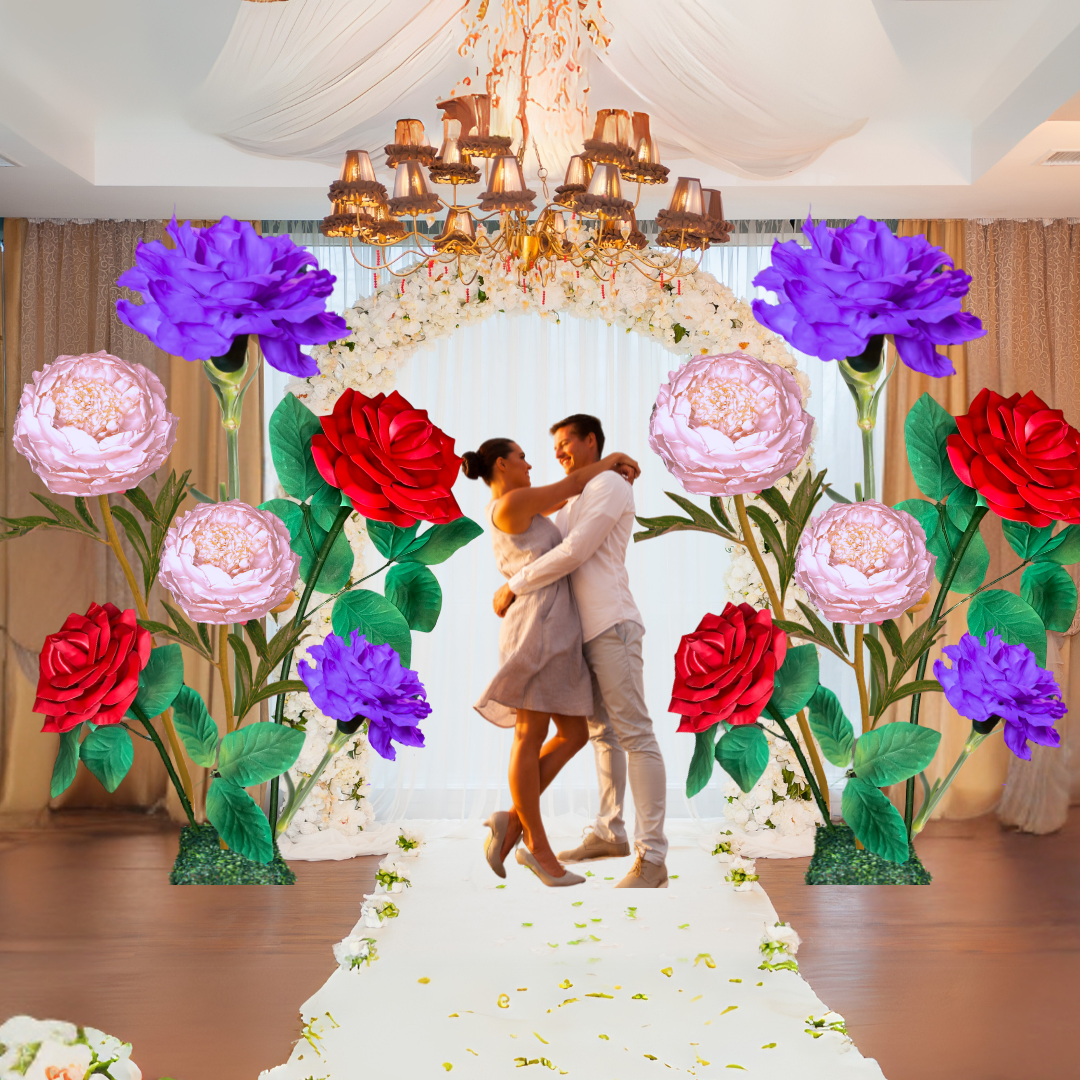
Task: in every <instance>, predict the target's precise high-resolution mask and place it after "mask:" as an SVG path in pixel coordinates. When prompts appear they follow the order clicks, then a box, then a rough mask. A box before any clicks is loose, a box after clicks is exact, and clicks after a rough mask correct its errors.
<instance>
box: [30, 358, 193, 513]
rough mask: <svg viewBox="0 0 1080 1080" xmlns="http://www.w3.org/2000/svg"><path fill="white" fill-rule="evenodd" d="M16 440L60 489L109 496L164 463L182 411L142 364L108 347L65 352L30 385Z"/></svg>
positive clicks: (47, 479)
mask: <svg viewBox="0 0 1080 1080" xmlns="http://www.w3.org/2000/svg"><path fill="white" fill-rule="evenodd" d="M12 441H13V442H14V444H15V449H16V450H18V451H19V453H20V454H22V455H23V457H25V458H26V459H27V461H29V462H30V467H31V468H32V469H33V470H34V472H36V473H37V474H38V476H40V477H41V479H42V480H43V481H44V482H45V486H46V487H47V488H48V489H49V490H50V491H51V492H53V493H54V494H56V495H83V496H86V495H109V494H112V493H113V492H117V491H127V490H129V489H130V488H134V487H138V485H139V484H140V483H141V482H142V481H143V480H145V479H146V477H148V476H149V475H150V474H151V473H152V472H155V471H156V470H157V469H158V468H159V467H160V466H161V464H162V462H164V460H165V459H166V458H167V457H168V456H169V451H170V450H172V448H173V443H175V442H176V417H175V416H173V414H172V413H171V412H169V410H168V409H166V408H165V388H164V387H163V386H162V385H161V381H160V380H159V379H158V377H157V376H156V375H155V374H154V373H153V372H152V371H150V369H149V368H145V367H143V366H142V364H129V363H128V362H127V361H126V360H121V359H120V358H119V357H118V356H110V355H109V353H107V352H96V353H83V354H82V355H81V356H58V357H57V358H56V359H55V360H54V361H53V362H52V363H51V364H46V365H45V367H44V368H42V369H41V371H35V372H34V381H33V382H32V383H27V384H26V385H25V386H24V387H23V392H22V398H21V400H20V402H19V413H18V415H17V416H16V418H15V434H14V437H13V439H12Z"/></svg>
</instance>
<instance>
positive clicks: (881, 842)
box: [840, 724, 909, 863]
mask: <svg viewBox="0 0 1080 1080" xmlns="http://www.w3.org/2000/svg"><path fill="white" fill-rule="evenodd" d="M898 726H899V725H897V724H890V725H889V727H898ZM840 809H841V812H842V813H843V815H844V821H846V822H847V824H848V825H850V826H851V831H852V832H853V833H854V834H855V835H856V836H857V837H858V838H859V839H860V840H861V841H862V843H863V846H864V847H865V848H866V849H867V850H868V851H872V852H873V853H874V854H875V855H880V856H881V857H882V858H883V859H888V860H889V862H894V863H904V862H907V860H908V854H909V851H908V838H907V829H906V828H905V827H904V819H903V818H902V817H901V816H900V813H899V811H898V810H897V809H896V807H895V806H893V804H892V803H891V802H889V800H888V799H887V798H886V797H885V796H884V795H883V794H882V793H881V792H880V791H878V789H877V788H876V787H875V786H874V785H873V784H871V783H869V782H868V781H866V780H860V779H857V778H856V779H852V780H848V782H847V784H846V785H845V787H844V794H843V797H842V798H841V801H840Z"/></svg>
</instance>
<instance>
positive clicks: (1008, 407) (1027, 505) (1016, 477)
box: [948, 389, 1080, 529]
mask: <svg viewBox="0 0 1080 1080" xmlns="http://www.w3.org/2000/svg"><path fill="white" fill-rule="evenodd" d="M956 426H957V427H958V428H959V429H960V433H959V434H958V435H950V436H949V439H948V450H949V461H951V462H952V467H953V469H954V470H955V471H956V475H957V476H959V477H960V479H961V481H963V483H965V484H967V486H968V487H973V488H975V489H977V490H978V492H979V494H980V495H982V496H983V498H984V499H986V501H987V503H988V504H989V506H990V509H991V510H993V511H994V513H995V514H997V515H998V517H1003V518H1008V519H1009V520H1010V521H1026V522H1027V523H1028V524H1029V525H1033V526H1035V528H1039V529H1041V528H1043V527H1044V526H1046V525H1049V524H1050V523H1051V522H1053V521H1064V522H1067V523H1069V524H1074V525H1075V524H1080V432H1078V431H1077V430H1076V428H1074V427H1071V426H1070V425H1069V424H1067V423H1066V422H1065V418H1064V416H1063V415H1062V413H1061V410H1060V409H1051V408H1050V407H1049V406H1048V405H1047V404H1046V403H1045V402H1044V401H1042V400H1040V399H1039V398H1037V397H1036V396H1035V395H1034V394H1030V393H1029V394H1025V395H1024V396H1023V397H1021V396H1020V395H1019V394H1013V396H1012V397H1009V398H1003V397H1002V396H1001V395H1000V394H995V393H994V391H993V390H986V389H983V390H980V391H979V395H978V397H976V398H975V400H974V401H973V402H972V403H971V407H970V408H969V409H968V412H967V415H965V416H958V417H957V418H956Z"/></svg>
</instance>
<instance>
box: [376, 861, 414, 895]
mask: <svg viewBox="0 0 1080 1080" xmlns="http://www.w3.org/2000/svg"><path fill="white" fill-rule="evenodd" d="M375 886H376V891H379V890H380V889H381V890H382V891H383V892H388V893H399V892H401V891H402V890H403V889H408V888H411V887H412V876H411V872H410V870H409V868H408V867H407V866H402V864H401V863H399V862H397V860H396V856H391V855H387V856H386V858H385V859H383V861H382V862H381V863H379V869H378V871H377V872H376V874H375Z"/></svg>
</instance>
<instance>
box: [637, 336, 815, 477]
mask: <svg viewBox="0 0 1080 1080" xmlns="http://www.w3.org/2000/svg"><path fill="white" fill-rule="evenodd" d="M668 378H669V379H670V382H667V383H665V384H664V385H663V386H661V387H660V393H659V396H658V397H657V399H656V406H655V407H654V408H653V413H652V419H651V420H650V421H649V446H651V447H652V449H653V450H654V451H655V452H656V453H657V454H659V455H660V458H661V459H662V460H663V462H664V465H665V466H667V469H668V471H669V472H670V473H671V474H672V475H673V476H674V477H675V478H676V479H677V480H678V481H679V483H681V484H682V486H683V487H684V488H685V489H686V490H687V491H690V492H694V493H697V494H701V495H745V494H747V493H750V492H754V493H756V492H759V491H762V490H764V489H765V488H768V487H772V485H773V484H775V483H776V481H777V480H779V479H780V477H782V476H785V475H786V474H787V473H789V472H791V470H792V469H794V468H795V466H796V465H798V464H799V462H800V461H801V460H802V458H803V455H804V454H805V453H806V450H807V448H808V447H809V445H810V440H811V438H812V437H813V429H814V418H813V417H812V416H810V414H809V413H807V412H806V411H805V410H804V409H803V407H802V394H801V393H800V391H799V384H798V383H797V382H796V381H795V379H794V377H793V376H792V375H791V373H790V372H788V371H785V370H784V369H783V368H782V367H780V366H779V365H778V364H767V363H765V361H763V360H758V359H757V357H754V356H751V355H750V354H749V353H745V352H733V353H722V354H720V355H717V356H696V357H694V358H693V359H692V360H689V361H687V362H686V363H685V364H684V365H683V366H682V367H681V368H679V369H678V370H677V371H672V372H670V374H669V376H668Z"/></svg>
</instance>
